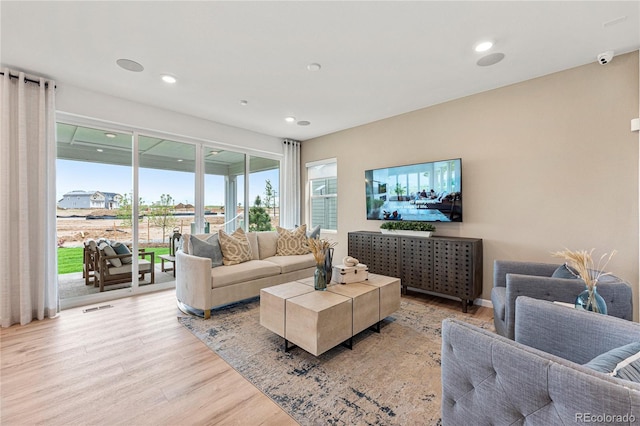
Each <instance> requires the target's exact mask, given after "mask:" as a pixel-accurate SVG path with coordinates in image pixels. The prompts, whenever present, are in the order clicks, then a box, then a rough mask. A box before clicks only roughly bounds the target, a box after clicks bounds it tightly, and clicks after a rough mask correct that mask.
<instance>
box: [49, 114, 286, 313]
mask: <svg viewBox="0 0 640 426" xmlns="http://www.w3.org/2000/svg"><path fill="white" fill-rule="evenodd" d="M62 115H64V114H62ZM78 121H79V122H77V121H76V120H75V119H73V118H70V119H68V120H67V121H65V122H62V121H61V122H59V123H58V124H57V148H58V157H57V176H56V179H57V182H56V184H57V191H58V215H57V216H58V221H57V233H58V246H59V247H58V258H59V264H58V274H59V282H60V300H61V307H62V308H65V307H70V306H77V305H81V304H88V303H94V302H96V301H103V300H104V301H106V300H110V299H112V298H116V297H122V296H126V295H129V294H131V293H132V292H133V293H138V292H145V291H152V290H154V289H160V288H169V287H171V286H174V285H175V275H174V274H175V257H174V256H173V254H175V253H174V250H173V249H172V247H170V244H171V242H172V241H174V238H173V237H174V236H177V235H180V234H185V233H203V232H205V233H213V232H216V231H217V230H219V229H224V230H226V231H227V232H233V231H234V230H235V229H237V228H238V227H241V228H243V229H245V230H257V231H263V230H271V229H275V225H278V224H279V223H280V222H279V197H278V194H279V184H280V172H279V170H280V159H279V158H268V157H264V156H256V155H252V154H250V153H242V152H237V151H232V150H228V149H220V148H216V147H215V146H214V144H212V143H211V144H209V143H206V142H203V141H195V140H188V138H184V139H183V138H174V137H167V136H166V135H164V134H153V133H152V132H138V131H137V130H136V129H128V128H125V129H123V128H121V127H118V126H106V127H103V124H102V123H98V124H96V125H93V122H92V121H91V120H88V122H89V124H87V123H86V121H87V120H78ZM178 139H183V140H178ZM107 246H109V247H107Z"/></svg>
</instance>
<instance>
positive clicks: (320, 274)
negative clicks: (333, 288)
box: [307, 238, 336, 290]
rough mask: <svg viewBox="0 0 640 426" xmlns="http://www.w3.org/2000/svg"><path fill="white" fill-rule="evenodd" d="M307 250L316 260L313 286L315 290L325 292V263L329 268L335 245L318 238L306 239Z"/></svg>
mask: <svg viewBox="0 0 640 426" xmlns="http://www.w3.org/2000/svg"><path fill="white" fill-rule="evenodd" d="M307 242H308V244H309V249H310V250H311V253H313V258H314V259H315V260H316V271H315V273H314V274H313V286H314V288H315V289H316V290H326V289H327V283H328V282H330V281H329V280H327V269H326V268H327V263H328V264H329V268H331V266H330V265H331V261H332V259H333V247H334V246H335V245H336V243H332V242H330V241H329V240H325V239H320V238H308V239H307Z"/></svg>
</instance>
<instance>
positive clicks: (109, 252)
mask: <svg viewBox="0 0 640 426" xmlns="http://www.w3.org/2000/svg"><path fill="white" fill-rule="evenodd" d="M100 247H102V248H101V249H100V250H102V254H103V255H105V256H116V251H115V250H114V249H113V247H111V246H110V245H109V244H105V243H102V244H101V245H100ZM107 262H109V263H110V264H111V265H113V266H115V267H116V268H118V267H120V266H122V261H121V260H120V259H119V258H117V257H115V258H113V259H108V260H107Z"/></svg>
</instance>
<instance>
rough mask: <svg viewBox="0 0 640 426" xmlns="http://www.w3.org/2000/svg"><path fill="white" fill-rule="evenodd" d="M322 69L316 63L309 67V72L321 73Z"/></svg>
mask: <svg viewBox="0 0 640 426" xmlns="http://www.w3.org/2000/svg"><path fill="white" fill-rule="evenodd" d="M320 68H322V65H320V64H318V63H316V62H314V63H312V64H309V65H307V69H308V70H309V71H320Z"/></svg>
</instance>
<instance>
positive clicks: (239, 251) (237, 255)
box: [218, 228, 251, 265]
mask: <svg viewBox="0 0 640 426" xmlns="http://www.w3.org/2000/svg"><path fill="white" fill-rule="evenodd" d="M218 238H219V239H220V248H221V249H222V263H223V264H225V265H237V264H238V263H242V262H248V261H249V260H251V246H250V245H249V240H248V239H247V235H246V234H245V233H244V230H243V229H242V228H238V229H236V230H235V232H234V233H233V234H231V235H229V234H227V233H226V232H224V231H223V230H220V231H218Z"/></svg>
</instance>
